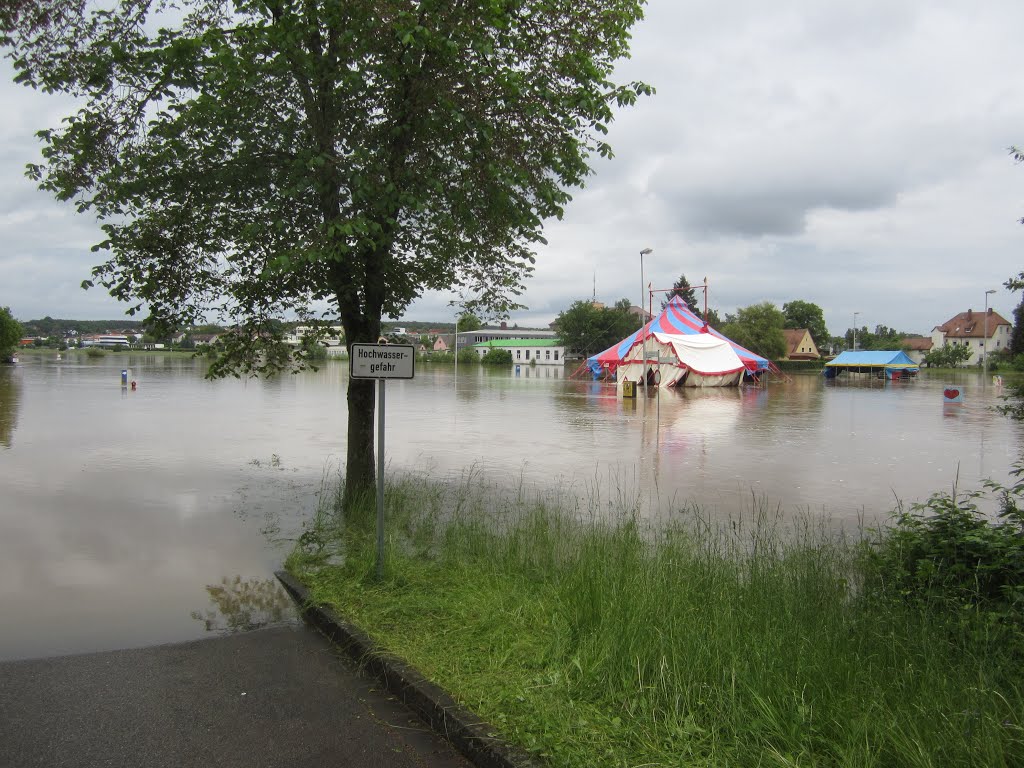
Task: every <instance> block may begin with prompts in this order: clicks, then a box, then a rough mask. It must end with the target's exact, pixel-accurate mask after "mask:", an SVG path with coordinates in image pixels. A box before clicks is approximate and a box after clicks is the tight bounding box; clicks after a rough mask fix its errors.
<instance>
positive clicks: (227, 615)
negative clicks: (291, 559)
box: [192, 576, 298, 632]
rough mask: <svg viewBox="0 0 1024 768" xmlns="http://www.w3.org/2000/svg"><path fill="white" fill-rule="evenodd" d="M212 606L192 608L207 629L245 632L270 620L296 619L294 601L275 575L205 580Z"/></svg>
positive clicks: (271, 621) (266, 623) (272, 621)
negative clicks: (209, 582)
mask: <svg viewBox="0 0 1024 768" xmlns="http://www.w3.org/2000/svg"><path fill="white" fill-rule="evenodd" d="M206 593H207V594H208V595H209V596H210V605H211V607H212V609H207V610H206V611H192V618H193V619H195V620H196V621H201V622H202V623H203V625H204V627H205V628H206V631H207V632H247V631H249V630H252V629H260V628H262V627H267V626H270V625H271V624H280V623H281V622H285V621H296V620H297V619H298V616H297V614H296V612H295V607H294V603H293V602H292V599H291V598H290V597H289V596H288V593H286V592H285V591H284V590H283V589H282V588H281V585H280V583H279V582H278V581H277V579H257V578H250V579H243V578H242V577H241V576H234V577H232V578H224V579H222V580H221V582H220V584H208V585H207V587H206Z"/></svg>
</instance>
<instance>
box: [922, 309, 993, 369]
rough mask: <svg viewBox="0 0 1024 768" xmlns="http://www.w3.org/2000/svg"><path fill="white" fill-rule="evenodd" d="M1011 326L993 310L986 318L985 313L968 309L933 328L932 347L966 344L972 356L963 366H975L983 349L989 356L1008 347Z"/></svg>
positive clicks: (980, 358)
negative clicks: (986, 335)
mask: <svg viewBox="0 0 1024 768" xmlns="http://www.w3.org/2000/svg"><path fill="white" fill-rule="evenodd" d="M1011 329H1012V328H1011V325H1010V323H1009V321H1007V320H1006V318H1004V317H1003V316H1002V315H1000V314H999V313H998V312H995V311H993V310H992V309H989V311H988V315H987V317H986V315H985V313H984V312H977V313H975V312H974V311H973V310H970V309H968V310H967V311H966V312H961V313H960V314H959V315H956V316H955V317H953V318H951V319H949V320H947V321H946V322H944V323H943V324H942V325H937V326H935V327H934V328H933V329H932V349H938V348H939V347H945V346H947V345H948V346H964V347H969V348H970V350H971V356H970V358H969V359H968V360H967V363H966V365H978V364H980V363H981V360H982V357H983V355H984V352H985V350H986V348H987V349H988V353H989V355H993V354H996V353H998V352H1001V351H1002V350H1004V349H1007V348H1009V346H1010V331H1011ZM986 331H987V333H988V344H987V345H986V343H985V334H986Z"/></svg>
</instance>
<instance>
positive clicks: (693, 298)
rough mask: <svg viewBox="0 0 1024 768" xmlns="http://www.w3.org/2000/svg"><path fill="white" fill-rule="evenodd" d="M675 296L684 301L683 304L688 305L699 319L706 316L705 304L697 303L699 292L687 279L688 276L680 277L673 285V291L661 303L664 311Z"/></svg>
mask: <svg viewBox="0 0 1024 768" xmlns="http://www.w3.org/2000/svg"><path fill="white" fill-rule="evenodd" d="M673 296H678V297H679V298H680V299H682V300H683V303H684V304H686V306H687V308H689V310H690V311H691V312H693V314H695V315H697V316H698V317H703V316H704V308H703V306H702V304H703V302H698V301H697V292H696V291H695V290H694V288H693V287H692V286H691V285H690V281H689V280H687V279H686V275H679V279H678V280H676V281H675V282H674V283H672V290H671V291H669V292H668V295H667V296H666V297H665V300H664V301H663V302H661V308H662V309H664V308H665V307H667V306H668V303H669V302H670V301H671V300H672V297H673Z"/></svg>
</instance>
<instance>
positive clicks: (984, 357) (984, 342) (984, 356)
mask: <svg viewBox="0 0 1024 768" xmlns="http://www.w3.org/2000/svg"><path fill="white" fill-rule="evenodd" d="M995 292H996V290H995V288H989V289H988V290H987V291H985V335H984V336H983V337H982V339H981V349H982V352H981V366H982V368H981V386H985V382H986V380H987V379H988V296H989V294H990V293H995Z"/></svg>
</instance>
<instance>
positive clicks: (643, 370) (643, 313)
mask: <svg viewBox="0 0 1024 768" xmlns="http://www.w3.org/2000/svg"><path fill="white" fill-rule="evenodd" d="M649 253H654V249H653V248H644V249H643V250H642V251H640V344H641V354H642V355H643V360H642V364H641V366H640V376H641V377H642V378H643V381H644V394H645V395H646V394H647V334H646V333H644V326H646V325H647V310H646V309H644V294H645V293H646V290H647V288H646V286H645V285H644V256H646V255H647V254H649Z"/></svg>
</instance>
